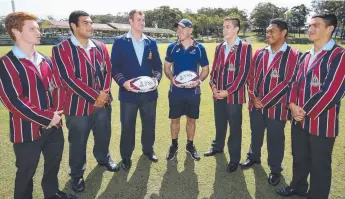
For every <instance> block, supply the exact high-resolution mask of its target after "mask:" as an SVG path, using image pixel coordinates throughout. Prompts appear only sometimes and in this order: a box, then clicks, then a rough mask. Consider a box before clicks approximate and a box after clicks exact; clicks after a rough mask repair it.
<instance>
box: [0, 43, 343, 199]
mask: <svg viewBox="0 0 345 199" xmlns="http://www.w3.org/2000/svg"><path fill="white" fill-rule="evenodd" d="M215 45H216V44H206V49H207V54H208V56H209V60H210V63H212V61H213V54H214V48H215ZM264 45H265V44H263V43H258V44H254V45H253V48H254V49H256V48H258V47H262V46H264ZM110 47H111V46H109V50H110ZM295 47H297V48H299V49H300V50H301V51H303V52H305V51H306V50H307V49H309V48H310V47H311V46H310V45H309V46H308V45H296V46H295ZM166 48H167V45H166V44H162V45H160V46H159V49H160V54H161V56H162V60H163V58H164V55H165V50H166ZM9 49H10V47H0V56H1V55H3V54H5V53H6V52H7V51H8V50H9ZM38 50H40V51H41V52H43V53H46V54H47V55H50V54H51V46H39V47H38ZM0 72H1V71H0ZM168 86H169V82H168V80H167V78H165V77H164V78H163V80H162V82H161V84H160V86H159V100H158V105H157V106H158V107H157V125H156V126H157V128H156V142H155V151H156V154H157V155H158V157H159V158H160V160H159V162H158V163H151V162H150V161H149V160H147V158H146V157H144V156H142V152H141V142H140V134H141V125H140V119H138V120H137V121H138V124H137V130H136V131H137V134H136V148H135V151H134V154H133V157H132V160H133V166H132V168H131V170H130V171H129V172H128V173H127V172H123V171H122V170H121V171H120V172H118V173H110V172H107V171H105V170H104V168H100V167H98V166H97V163H96V161H95V159H94V157H93V155H92V147H93V139H92V136H90V139H89V143H88V153H87V154H88V155H87V163H88V164H87V169H86V172H85V176H84V177H85V179H86V191H85V192H84V193H81V194H77V195H78V198H82V199H92V198H100V199H105V198H109V199H110V198H111V199H113V198H121V199H122V198H128V199H137V198H140V199H142V198H153V199H158V198H165V199H166V198H167V199H196V198H202V199H205V198H212V199H228V198H236V199H247V198H262V199H269V198H272V199H273V198H279V197H278V196H277V195H276V194H275V192H274V190H275V188H274V187H272V186H270V185H269V184H268V182H267V177H268V174H269V172H270V171H269V168H268V166H267V149H266V144H264V146H263V149H262V165H261V166H255V168H254V169H248V170H243V171H242V170H241V169H239V170H238V171H236V172H235V173H232V174H229V173H227V172H226V171H225V168H226V165H227V163H228V161H229V155H228V151H227V149H225V153H224V155H217V156H215V157H209V158H204V157H202V159H201V160H200V161H198V162H194V161H192V160H191V159H190V157H189V156H186V154H185V152H184V150H183V148H184V146H185V144H186V133H185V119H183V120H182V121H183V122H182V123H181V132H180V138H179V144H180V148H181V149H182V150H180V153H179V154H178V156H177V161H172V162H167V161H166V160H165V154H166V152H167V150H168V146H169V145H170V142H171V139H170V130H169V124H170V121H169V119H168V107H169V106H168V96H167V95H168ZM117 90H118V87H117V85H116V84H115V83H114V84H113V87H112V92H113V94H114V96H117ZM202 91H203V92H202V101H201V111H200V119H199V120H198V122H197V130H196V131H197V133H196V137H195V145H196V147H197V149H198V150H199V151H200V152H204V151H206V150H207V149H208V148H209V146H210V143H211V141H212V139H213V138H214V134H215V130H214V119H213V102H212V97H211V96H212V95H211V92H210V89H209V88H208V85H207V83H204V84H203V85H202ZM112 105H113V114H112V137H111V144H110V152H111V156H112V158H113V159H115V160H116V161H120V154H119V143H120V141H119V140H120V119H119V102H118V101H117V100H115V101H114V102H113V104H112ZM344 113H345V110H344V108H342V109H341V114H340V116H339V117H340V121H341V124H340V136H339V137H338V138H337V140H336V143H335V147H334V151H333V179H332V188H331V194H330V198H343V197H344V194H345V182H344V180H343V179H345V172H344V168H345V160H344V159H345V157H344V154H345V146H344V144H343V143H345V136H344V130H345V128H344V120H345V118H344V116H345V114H344ZM64 134H65V150H64V154H63V160H62V162H61V169H60V173H59V182H60V188H61V189H62V190H65V191H68V192H71V189H70V188H69V187H70V178H69V176H68V172H69V167H68V142H67V129H66V128H64ZM285 134H286V142H285V157H284V161H283V167H284V171H283V173H282V174H283V176H284V177H283V178H282V181H281V183H280V184H279V185H278V186H284V185H286V184H288V183H289V182H290V181H291V177H292V173H291V171H292V156H291V143H290V126H289V124H288V125H287V126H286V128H285ZM249 145H250V128H249V116H248V111H247V105H245V106H244V109H243V139H242V161H243V160H245V158H246V153H247V151H248V148H249ZM0 151H1V156H0V168H1V169H0V198H6V199H9V198H13V187H14V177H15V172H16V168H15V159H14V153H13V149H12V144H11V143H10V142H9V125H8V112H7V110H6V109H5V108H4V107H3V106H2V105H0ZM42 166H43V162H40V164H39V167H38V169H37V172H36V175H35V177H34V185H35V187H34V198H38V199H40V198H43V195H42V190H41V186H40V183H41V178H42V170H43V167H42ZM292 198H294V197H292Z"/></svg>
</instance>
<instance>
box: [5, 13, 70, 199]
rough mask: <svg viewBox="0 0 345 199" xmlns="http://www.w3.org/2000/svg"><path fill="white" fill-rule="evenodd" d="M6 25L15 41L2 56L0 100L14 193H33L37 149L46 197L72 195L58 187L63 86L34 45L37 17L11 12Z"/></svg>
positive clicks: (21, 197)
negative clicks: (13, 169) (12, 157)
mask: <svg viewBox="0 0 345 199" xmlns="http://www.w3.org/2000/svg"><path fill="white" fill-rule="evenodd" d="M5 27H6V30H7V32H8V34H9V35H10V37H11V38H12V39H13V41H14V43H15V45H14V46H13V48H12V50H11V51H9V52H8V53H7V54H6V55H4V56H3V57H1V58H0V101H1V102H2V103H3V105H4V106H5V107H6V108H7V109H8V110H9V122H10V139H11V142H13V149H14V153H15V159H16V167H17V173H16V178H15V186H14V197H13V198H14V199H30V198H32V192H33V179H32V178H33V176H34V174H35V171H36V168H37V165H38V162H39V160H40V156H41V153H43V155H44V174H43V178H42V188H43V193H44V197H45V198H48V199H59V198H60V199H62V198H63V199H72V198H75V196H73V195H69V194H66V193H63V192H61V191H59V189H58V188H59V183H58V172H59V168H60V162H61V158H62V152H63V146H64V136H63V132H62V128H61V123H60V122H61V115H62V105H63V100H64V89H63V87H62V85H61V81H60V78H59V74H58V73H57V70H56V68H55V67H54V66H53V65H52V63H51V60H50V58H49V57H47V56H45V55H43V54H41V53H39V52H37V51H36V49H35V45H36V44H39V43H40V37H41V33H40V32H39V26H38V24H37V17H36V16H34V15H32V14H30V13H25V12H14V13H11V14H9V15H8V16H7V17H6V19H5Z"/></svg>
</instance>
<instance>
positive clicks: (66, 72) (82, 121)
mask: <svg viewBox="0 0 345 199" xmlns="http://www.w3.org/2000/svg"><path fill="white" fill-rule="evenodd" d="M69 24H70V27H71V31H72V33H73V34H72V36H71V37H70V38H69V39H67V40H64V41H62V42H61V43H59V44H57V45H56V46H54V47H53V53H52V54H53V63H54V65H55V66H56V67H57V68H58V70H59V73H60V76H61V78H62V82H63V83H64V86H65V87H66V97H65V104H64V107H63V109H64V113H65V115H66V125H67V128H68V141H69V143H70V145H69V146H70V148H69V150H70V151H69V152H70V153H69V165H70V169H71V171H70V176H71V177H72V188H73V190H74V191H76V192H81V191H83V190H84V189H85V183H84V179H83V174H84V171H85V168H86V149H87V147H86V144H87V140H88V137H89V134H90V131H91V130H92V131H93V135H94V148H93V155H94V156H95V158H96V160H97V162H98V164H99V165H102V166H105V167H106V169H107V170H109V171H113V172H114V171H118V170H119V166H118V165H117V164H116V163H115V162H114V161H113V160H112V159H111V157H110V153H109V143H110V136H111V100H112V98H111V93H110V85H111V63H110V58H109V55H108V51H107V49H106V46H105V45H104V44H103V43H101V42H99V41H96V40H91V39H90V38H91V37H92V35H93V28H92V20H91V18H90V16H89V14H88V13H86V12H84V11H74V12H72V13H71V14H70V16H69Z"/></svg>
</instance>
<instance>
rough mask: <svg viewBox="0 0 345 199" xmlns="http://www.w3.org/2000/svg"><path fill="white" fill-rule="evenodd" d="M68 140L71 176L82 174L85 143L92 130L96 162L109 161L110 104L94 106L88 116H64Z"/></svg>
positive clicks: (78, 176) (77, 176)
mask: <svg viewBox="0 0 345 199" xmlns="http://www.w3.org/2000/svg"><path fill="white" fill-rule="evenodd" d="M66 126H67V128H68V141H69V166H70V169H71V172H70V176H71V177H72V178H80V177H82V176H83V174H84V171H85V168H86V149H87V147H86V145H87V140H88V138H89V135H90V131H91V130H92V132H93V136H94V147H93V155H94V156H95V158H96V160H97V162H98V164H106V163H107V162H108V161H109V158H110V153H109V143H110V137H111V105H106V106H105V107H104V108H96V109H95V111H94V112H93V114H91V115H88V116H66Z"/></svg>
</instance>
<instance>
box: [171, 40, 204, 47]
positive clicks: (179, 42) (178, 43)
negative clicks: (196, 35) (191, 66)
mask: <svg viewBox="0 0 345 199" xmlns="http://www.w3.org/2000/svg"><path fill="white" fill-rule="evenodd" d="M192 40H193V43H192V45H190V46H194V47H198V45H199V43H198V42H197V41H196V40H195V39H193V38H192ZM176 45H183V44H182V42H181V41H180V40H178V39H177V43H176Z"/></svg>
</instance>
